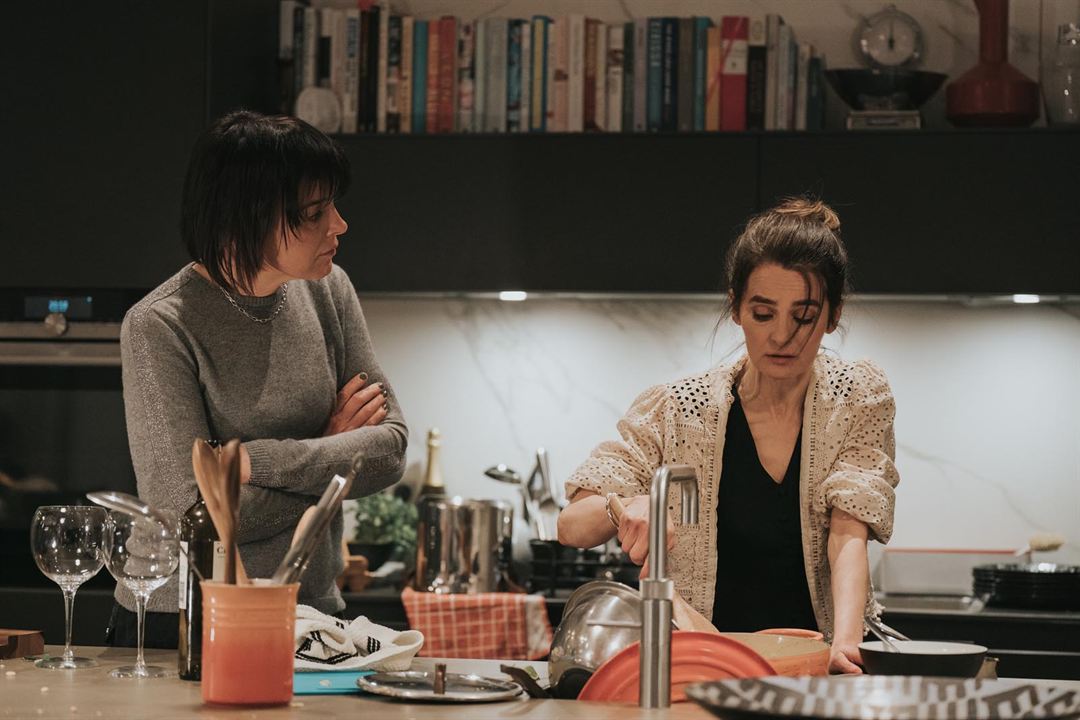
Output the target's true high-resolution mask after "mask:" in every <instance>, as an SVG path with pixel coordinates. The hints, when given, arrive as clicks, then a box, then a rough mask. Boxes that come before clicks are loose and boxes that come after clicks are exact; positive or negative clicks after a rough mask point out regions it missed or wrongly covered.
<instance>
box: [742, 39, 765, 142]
mask: <svg viewBox="0 0 1080 720" xmlns="http://www.w3.org/2000/svg"><path fill="white" fill-rule="evenodd" d="M766 65H767V61H766V57H765V21H764V20H763V19H762V18H752V19H751V20H750V43H749V46H748V51H747V59H746V129H747V130H764V129H765V96H766V89H765V85H766V77H767V68H766Z"/></svg>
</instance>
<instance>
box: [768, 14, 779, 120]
mask: <svg viewBox="0 0 1080 720" xmlns="http://www.w3.org/2000/svg"><path fill="white" fill-rule="evenodd" d="M765 23H766V25H765V129H766V130H775V129H776V118H777V114H776V104H777V100H778V97H777V96H778V90H779V88H780V59H779V52H780V27H781V25H783V24H784V21H783V19H782V18H781V17H780V16H779V15H777V14H776V13H769V14H768V15H766V16H765Z"/></svg>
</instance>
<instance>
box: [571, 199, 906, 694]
mask: <svg viewBox="0 0 1080 720" xmlns="http://www.w3.org/2000/svg"><path fill="white" fill-rule="evenodd" d="M839 231H840V221H839V219H838V218H837V216H836V213H834V212H833V211H832V210H831V209H830V208H829V207H828V206H826V205H825V204H824V203H822V202H820V201H814V200H808V199H804V198H795V199H789V200H786V201H784V202H783V203H781V204H780V205H778V206H776V207H775V208H773V209H771V210H768V211H766V212H764V213H762V214H760V215H758V216H756V217H754V218H752V219H751V220H750V222H749V223H747V226H746V229H745V231H744V232H743V233H742V235H740V237H739V238H738V239H737V240H736V241H735V243H734V244H733V245H732V246H731V248H730V249H729V252H728V257H727V273H726V280H727V285H728V306H727V308H726V311H725V314H726V315H730V317H731V319H732V320H733V321H734V322H735V323H736V324H737V325H738V326H739V327H740V329H741V330H742V332H743V336H744V338H745V341H746V354H745V356H743V357H742V358H741V359H739V360H738V361H736V362H735V363H732V364H727V365H721V366H719V367H716V368H714V369H712V370H710V371H708V372H706V373H702V374H700V375H694V376H691V377H688V378H684V379H682V380H678V381H676V382H674V383H670V384H668V385H658V386H656V387H653V388H650V389H649V390H646V391H645V392H644V393H642V394H641V395H640V396H638V398H637V399H636V400H635V401H634V404H633V406H632V407H631V408H630V410H629V411H628V412H627V414H626V415H625V416H624V417H623V419H622V420H620V421H619V423H618V429H619V433H620V434H621V436H622V440H621V441H609V442H604V443H601V444H600V445H599V446H598V447H597V448H596V450H594V451H593V453H592V455H591V457H589V459H588V460H586V461H585V462H584V463H583V464H582V465H581V466H580V467H579V468H578V469H577V471H575V472H574V474H573V475H572V476H571V477H570V479H569V480H568V481H567V484H566V492H567V497H569V498H570V505H569V506H568V507H567V508H566V509H565V510H563V512H562V513H561V515H560V516H559V539H560V540H561V541H562V542H563V543H565V544H567V545H574V546H578V547H593V546H595V545H598V544H600V543H603V542H606V541H607V540H609V539H610V538H611V537H613V536H617V537H618V539H619V541H620V543H621V544H622V547H623V549H624V550H625V551H626V552H627V553H628V554H629V555H630V558H631V559H632V560H633V561H634V562H636V563H639V564H641V563H644V562H645V561H646V559H647V557H648V553H649V541H648V525H649V497H648V493H649V485H650V481H651V479H652V475H653V472H654V471H655V470H656V469H657V468H658V467H660V466H661V465H668V464H685V465H690V466H691V467H693V468H694V469H695V471H696V472H697V477H698V492H699V497H700V501H699V507H700V516H699V519H700V522H699V523H698V524H697V525H696V526H681V525H675V524H674V522H673V521H672V520H671V519H670V518H669V521H668V540H669V545H671V546H672V549H671V561H672V562H671V565H670V571H671V576H672V578H673V579H674V581H675V587H676V590H677V591H678V592H679V593H680V594H681V595H682V597H683V598H684V599H685V600H687V601H688V602H689V603H690V604H691V605H692V606H693V607H694V608H695V609H696V610H698V611H699V612H701V613H702V614H704V615H705V616H706V617H708V618H711V619H712V622H713V624H714V625H716V626H717V627H718V628H719V629H720V630H726V631H751V632H752V631H757V630H762V629H765V628H768V627H772V628H805V629H813V630H820V631H821V632H822V633H823V634H824V635H825V637H826V639H828V640H829V641H830V642H831V643H832V652H831V655H830V663H829V667H830V670H831V671H832V672H845V673H857V672H859V671H860V668H859V665H858V664H859V663H860V662H861V658H860V656H859V649H858V644H859V642H861V641H862V638H863V634H864V633H863V630H864V618H865V617H868V616H877V615H879V614H880V612H881V607H880V606H879V605H878V604H877V602H876V601H875V600H874V595H873V592H872V588H871V585H870V579H869V569H868V562H867V548H866V545H867V540H868V539H870V538H872V539H875V540H878V541H880V542H882V543H885V542H887V541H888V539H889V537H890V535H891V534H892V523H893V508H894V494H893V488H894V487H895V486H896V484H897V482H898V481H899V475H898V474H897V472H896V467H895V465H894V457H895V440H894V437H893V416H894V414H895V404H894V402H893V396H892V393H891V391H890V390H889V384H888V381H887V380H886V379H885V374H884V373H883V372H882V371H881V370H880V369H879V368H878V367H877V366H876V365H874V364H872V363H870V362H867V361H859V362H855V363H848V362H844V361H842V360H840V359H838V358H835V357H830V356H828V355H824V354H821V353H820V352H819V350H820V348H821V340H822V337H823V336H824V335H825V334H826V333H831V332H833V331H834V330H835V329H836V328H837V325H838V323H839V322H840V315H841V312H842V309H843V302H844V297H845V293H846V291H847V287H848V259H847V252H846V250H845V249H844V245H843V243H842V242H841V241H840V234H839ZM616 496H619V497H621V498H626V499H625V500H622V503H623V505H624V507H625V512H624V514H623V515H622V517H621V519H618V518H617V516H616V515H615V514H614V513H613V512H612V511H611V502H612V501H613V500H614V499H615V497H616ZM679 503H680V500H679V491H678V489H677V488H673V489H672V491H671V493H670V495H669V498H668V506H669V509H670V511H671V512H670V515H671V516H672V517H679V512H678V511H677V508H678V507H679Z"/></svg>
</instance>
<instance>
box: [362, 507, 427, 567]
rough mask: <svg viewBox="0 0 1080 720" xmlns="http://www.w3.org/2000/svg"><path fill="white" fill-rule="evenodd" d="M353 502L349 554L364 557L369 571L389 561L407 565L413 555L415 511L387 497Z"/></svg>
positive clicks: (414, 551)
mask: <svg viewBox="0 0 1080 720" xmlns="http://www.w3.org/2000/svg"><path fill="white" fill-rule="evenodd" d="M355 502H356V509H355V511H354V515H355V517H356V532H355V534H354V536H353V541H352V542H350V543H349V552H350V553H351V554H353V555H363V556H364V557H366V558H367V560H368V569H369V570H376V569H378V567H379V566H380V565H382V564H383V563H384V562H386V561H387V560H390V559H391V558H393V559H400V560H402V561H404V562H405V564H406V565H411V564H412V559H413V557H414V556H415V554H416V523H417V515H416V507H415V506H414V505H413V504H412V503H408V502H405V501H404V500H402V499H401V498H398V497H395V496H393V495H390V494H388V493H376V494H375V495H368V496H367V497H362V498H360V499H358V500H356V501H355Z"/></svg>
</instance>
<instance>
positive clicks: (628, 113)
mask: <svg viewBox="0 0 1080 720" xmlns="http://www.w3.org/2000/svg"><path fill="white" fill-rule="evenodd" d="M634 44H635V43H634V23H633V22H626V23H623V89H622V131H623V132H633V131H634V65H635V62H636V59H637V56H636V54H635V53H634V50H635V48H634Z"/></svg>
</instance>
